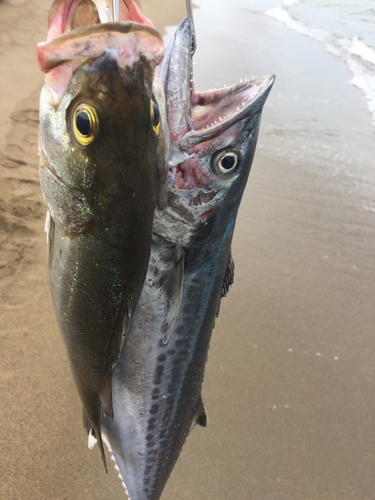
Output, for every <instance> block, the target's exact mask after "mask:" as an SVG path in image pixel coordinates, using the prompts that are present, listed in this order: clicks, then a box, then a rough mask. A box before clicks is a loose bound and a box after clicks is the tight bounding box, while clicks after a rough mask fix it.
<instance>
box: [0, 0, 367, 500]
mask: <svg viewBox="0 0 375 500" xmlns="http://www.w3.org/2000/svg"><path fill="white" fill-rule="evenodd" d="M197 3H198V4H199V6H200V8H199V9H196V10H195V20H196V28H197V34H198V49H197V54H196V57H195V60H196V62H197V64H196V65H195V74H196V81H197V88H199V89H205V88H214V87H216V88H217V87H220V86H222V85H224V84H226V85H230V84H233V83H236V82H238V81H239V79H240V78H245V77H251V76H252V75H253V74H255V75H257V74H259V75H261V74H269V73H275V74H276V75H277V80H276V84H275V86H274V89H273V90H272V92H271V95H270V98H269V101H268V103H267V105H266V107H265V110H264V115H263V122H262V127H261V134H260V138H259V145H258V150H257V154H256V157H255V160H254V164H253V169H252V173H251V175H250V178H249V183H248V187H247V189H246V192H245V196H244V199H243V202H242V205H241V209H240V213H239V218H238V221H237V226H236V231H235V237H234V244H233V255H234V259H235V263H236V282H235V286H234V287H233V289H232V290H231V292H230V293H229V295H228V297H227V299H226V300H225V303H224V304H223V306H222V308H221V314H220V319H219V321H218V322H217V325H216V328H215V332H214V334H213V338H212V343H211V349H210V353H209V360H208V365H207V370H206V377H205V382H204V386H203V397H204V401H205V405H206V407H207V409H208V414H209V417H210V423H209V426H208V427H207V429H201V428H196V429H195V430H194V431H193V433H192V435H191V436H190V437H189V439H188V441H187V443H186V445H185V447H184V449H183V452H182V455H181V457H180V459H179V461H178V463H177V466H176V468H175V471H174V472H173V475H172V478H171V479H170V481H169V482H168V485H167V488H166V490H165V493H164V495H163V497H162V498H163V500H172V499H173V500H176V499H178V500H188V499H191V498H197V499H198V498H199V499H202V500H213V499H215V500H224V499H225V500H226V499H227V498H236V499H241V500H242V499H254V500H258V499H265V500H284V499H285V500H296V499H303V500H333V499H340V500H358V499H361V500H370V499H373V498H374V493H373V492H374V489H375V476H374V468H375V454H374V449H375V424H374V420H375V419H374V417H375V398H374V385H375V383H374V379H375V341H374V339H373V335H374V330H375V328H374V327H375V308H374V305H373V297H374V295H375V262H374V261H375V259H374V250H373V242H374V218H375V215H374V213H375V201H374V200H375V196H374V194H375V193H374V186H375V182H374V181H375V175H374V171H373V168H372V166H373V158H374V156H375V144H374V131H373V129H372V127H371V117H370V114H369V113H368V112H367V110H366V107H365V104H364V101H363V98H362V95H361V93H360V91H359V90H357V89H356V88H354V87H353V86H351V85H350V84H349V83H348V80H349V79H350V77H351V75H350V74H349V70H348V69H347V68H346V66H345V65H344V63H343V62H341V61H340V60H339V59H337V58H335V57H334V56H332V55H330V54H327V53H326V52H325V51H324V49H323V47H322V46H321V45H319V43H317V42H314V41H311V40H309V39H308V38H305V37H303V36H301V35H299V34H297V33H295V32H292V31H289V30H288V28H286V27H285V26H283V25H281V24H279V23H278V22H277V21H276V20H274V19H272V18H267V17H265V16H263V15H260V14H257V13H252V12H251V11H249V10H248V9H246V6H245V4H246V2H244V1H243V0H242V1H241V0H232V1H231V2H229V1H228V0H225V1H224V0H215V1H214V0H200V1H199V2H197ZM176 4H178V6H177V5H176ZM180 4H181V5H180ZM143 5H144V10H145V12H146V14H148V15H149V16H150V17H151V18H152V19H153V20H154V21H155V23H156V25H157V27H159V28H161V29H162V28H163V19H165V25H170V24H173V23H175V24H176V23H178V21H179V20H180V19H182V18H183V16H184V2H182V0H181V2H177V0H173V1H172V0H171V1H169V2H165V1H156V0H148V1H147V2H146V1H144V2H143ZM0 9H1V10H0V62H1V68H2V69H1V75H0V99H1V109H2V114H1V116H0V244H1V246H0V278H1V281H0V296H1V308H0V323H1V325H2V327H1V331H0V342H1V344H0V353H1V364H0V394H1V400H2V405H1V409H0V423H1V425H0V443H1V445H0V450H1V452H0V453H1V460H0V463H1V465H0V498H1V499H6V500H18V499H22V500H24V499H31V500H34V499H35V500H39V499H40V500H47V499H48V500H51V499H56V500H63V499H66V500H89V499H90V500H99V499H100V500H105V499H108V500H109V499H110V500H117V499H118V500H120V499H123V498H126V496H125V493H124V490H123V488H122V486H121V481H120V480H119V479H117V477H116V473H115V471H114V470H113V469H112V468H111V467H110V471H109V474H108V476H106V474H105V473H104V471H103V466H102V463H101V460H100V457H99V452H98V450H97V449H94V450H93V451H89V450H88V449H87V446H86V443H87V438H86V435H85V432H84V431H83V428H82V424H81V410H80V402H79V400H78V396H77V395H76V392H75V388H74V386H73V382H72V380H71V375H70V372H69V367H68V363H67V360H66V354H65V350H64V347H63V344H62V341H61V339H60V336H59V333H58V329H57V324H56V320H55V318H54V314H53V310H52V303H51V299H50V297H49V290H48V283H47V270H46V245H45V235H44V234H43V224H44V215H45V207H44V203H43V200H42V197H41V193H40V188H39V182H38V166H37V163H38V160H37V153H36V150H37V117H38V112H37V108H38V93H39V90H40V87H41V85H42V77H41V76H40V74H39V70H38V68H37V66H36V61H35V49H34V46H35V43H36V42H37V41H41V40H44V38H45V35H46V28H45V26H46V18H47V9H48V5H47V3H45V2H42V1H41V0H29V1H28V2H22V0H21V1H19V0H13V2H10V1H6V0H3V2H2V4H1V5H0ZM166 10H168V13H164V12H163V11H166ZM161 13H163V14H162V15H161ZM5 15H6V18H5V17H4V16H5ZM170 31H171V30H170V29H168V33H170Z"/></svg>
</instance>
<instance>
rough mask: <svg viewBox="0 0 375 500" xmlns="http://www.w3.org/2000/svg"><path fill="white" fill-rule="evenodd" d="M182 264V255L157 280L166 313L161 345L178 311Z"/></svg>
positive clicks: (183, 259) (182, 273) (168, 336)
mask: <svg viewBox="0 0 375 500" xmlns="http://www.w3.org/2000/svg"><path fill="white" fill-rule="evenodd" d="M184 263H185V254H182V257H181V259H180V260H179V261H178V262H177V264H176V265H175V266H174V267H172V268H171V269H168V270H167V271H164V272H163V274H162V276H161V278H160V280H159V286H161V287H162V289H163V292H164V294H165V297H166V299H167V311H168V312H167V317H166V319H165V321H164V323H163V326H162V331H163V333H164V336H163V344H167V343H168V341H169V339H170V336H171V334H172V330H173V326H174V323H175V321H176V318H177V316H178V313H179V310H180V305H181V298H182V288H183V280H184Z"/></svg>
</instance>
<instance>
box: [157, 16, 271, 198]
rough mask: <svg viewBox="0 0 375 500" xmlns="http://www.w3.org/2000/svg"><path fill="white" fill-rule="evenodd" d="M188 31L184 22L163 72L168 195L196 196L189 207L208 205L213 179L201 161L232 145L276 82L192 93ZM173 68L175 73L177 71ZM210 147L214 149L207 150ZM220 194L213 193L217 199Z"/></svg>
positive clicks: (254, 81)
mask: <svg viewBox="0 0 375 500" xmlns="http://www.w3.org/2000/svg"><path fill="white" fill-rule="evenodd" d="M192 36H193V35H192V27H191V23H190V21H189V20H188V19H186V20H185V21H183V22H182V23H181V25H180V27H179V28H178V31H177V32H176V35H175V37H174V38H173V39H172V40H171V42H170V44H169V46H168V49H167V51H166V54H165V57H164V60H163V62H162V68H161V72H160V74H161V80H162V82H163V85H164V89H165V93H166V98H167V103H168V107H169V110H168V111H167V115H168V124H169V129H170V134H171V142H172V143H174V145H175V147H172V152H171V158H170V162H169V178H170V182H169V187H170V189H171V190H172V191H194V190H195V191H199V193H197V195H196V196H194V194H193V193H189V194H190V195H191V196H192V198H193V199H194V201H193V200H191V202H190V205H191V206H192V205H193V206H197V205H200V204H202V203H203V204H204V203H210V202H211V201H212V200H213V198H214V197H215V196H214V194H215V189H212V186H211V187H210V184H212V180H213V178H214V176H213V175H212V171H211V170H210V169H209V168H208V167H207V164H204V162H203V161H202V159H203V156H205V157H207V155H208V154H210V152H212V153H214V150H215V148H216V149H220V146H222V147H226V146H227V145H229V144H231V143H233V144H234V143H235V141H236V138H237V137H238V135H239V134H240V133H241V131H242V130H243V126H241V124H240V123H241V122H242V120H246V121H249V120H251V119H252V118H253V117H254V116H255V115H257V114H259V113H260V112H261V110H262V108H263V105H264V102H265V100H266V98H267V96H268V94H269V91H270V89H271V87H272V85H273V82H274V76H273V75H270V76H265V77H253V78H251V79H249V80H247V79H246V80H245V81H240V83H238V84H236V85H233V86H230V87H224V88H222V89H218V90H217V89H214V90H208V91H204V92H199V91H196V90H195V86H194V75H193V62H192V58H193V56H192V52H191V50H190V47H191V43H192ZM175 68H177V70H176V69H175ZM210 143H212V148H210ZM217 192H218V191H217V190H216V193H217Z"/></svg>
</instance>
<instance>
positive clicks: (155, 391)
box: [102, 19, 274, 500]
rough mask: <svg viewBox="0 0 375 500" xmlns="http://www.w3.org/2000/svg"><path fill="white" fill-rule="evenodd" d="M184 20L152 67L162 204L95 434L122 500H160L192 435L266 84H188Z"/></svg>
mask: <svg viewBox="0 0 375 500" xmlns="http://www.w3.org/2000/svg"><path fill="white" fill-rule="evenodd" d="M191 37H192V30H191V23H190V21H189V20H188V19H187V20H185V21H184V22H182V24H181V25H180V26H179V28H178V30H177V32H176V34H175V37H174V38H173V40H172V41H171V43H170V44H169V47H168V50H167V53H166V55H165V57H164V60H163V63H162V68H161V80H162V82H163V86H164V91H165V96H166V102H167V117H168V125H169V130H170V137H171V153H170V159H169V178H170V179H169V180H170V183H169V189H168V206H167V208H166V209H165V210H163V211H160V212H157V213H156V214H155V219H154V227H153V232H154V236H153V242H152V250H151V256H150V262H149V266H148V271H147V277H146V281H145V284H144V288H143V291H142V294H141V298H140V300H139V303H138V306H137V309H136V311H135V313H134V316H133V320H132V324H131V326H130V328H129V331H128V335H127V340H126V348H125V349H124V350H123V351H122V353H121V356H120V359H119V362H118V364H117V366H116V368H115V370H114V373H113V379H112V390H113V405H114V414H115V416H114V418H113V419H110V418H108V417H106V416H103V418H102V432H103V438H104V440H105V442H107V444H108V446H109V448H110V450H111V452H112V455H113V458H114V460H115V462H116V468H117V469H118V471H119V476H120V477H121V478H122V480H123V485H124V487H125V488H126V489H127V492H128V494H129V496H130V498H131V500H158V499H159V498H160V496H161V495H162V492H163V489H164V487H165V484H166V482H167V480H168V478H169V476H170V474H171V471H172V469H173V467H174V466H175V464H176V461H177V459H178V456H179V454H180V452H181V449H182V446H183V444H184V442H185V440H186V438H187V436H188V435H189V433H190V431H191V430H192V428H193V427H194V426H195V425H196V424H199V425H202V426H206V425H207V422H208V418H207V413H206V409H205V407H204V404H203V401H202V397H201V390H202V381H203V375H204V367H205V363H206V359H207V353H208V348H209V343H210V338H211V333H212V330H213V327H214V323H215V319H216V317H217V315H218V313H219V306H220V300H221V298H222V297H223V296H225V295H226V293H227V292H228V290H229V287H230V285H231V284H232V283H233V278H234V262H233V258H232V256H231V242H232V236H233V230H234V226H235V221H236V216H237V211H238V208H239V205H240V202H241V197H242V194H243V192H244V188H245V186H246V182H247V178H248V175H249V172H250V167H251V163H252V160H253V156H254V152H255V146H256V142H257V136H258V130H259V125H260V118H261V112H262V108H263V105H264V103H265V101H266V98H267V96H268V94H269V92H270V90H271V87H272V85H273V81H274V77H272V76H270V77H265V78H257V79H253V80H251V81H249V82H246V83H241V84H239V85H235V86H233V87H230V88H228V89H223V90H218V91H215V92H202V93H200V92H196V91H195V90H194V88H193V86H192V84H191V81H190V77H191V64H192V61H191V51H190V47H191Z"/></svg>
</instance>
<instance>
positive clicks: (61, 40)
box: [38, 0, 273, 500]
mask: <svg viewBox="0 0 375 500" xmlns="http://www.w3.org/2000/svg"><path fill="white" fill-rule="evenodd" d="M109 10H110V9H109V6H108V5H106V4H105V2H99V0H98V2H97V3H96V4H94V3H93V2H91V0H82V1H81V2H79V1H76V0H73V1H71V2H65V1H60V0H59V1H55V2H54V4H53V6H52V8H51V15H50V19H49V38H48V40H49V41H47V42H46V43H44V44H39V46H38V60H39V64H40V67H41V69H42V70H43V71H45V72H46V73H47V76H46V84H45V87H44V89H43V91H42V96H41V108H40V114H41V116H40V119H41V122H40V123H41V125H40V127H41V131H40V166H41V169H40V170H41V185H42V190H43V194H44V197H45V200H46V203H47V206H48V209H49V213H50V217H49V218H48V224H47V225H48V234H49V238H48V239H49V263H50V282H51V291H52V297H53V302H54V306H55V311H56V315H57V318H58V321H59V326H60V330H61V333H62V336H63V339H64V341H65V344H66V347H67V350H68V356H69V360H70V364H71V368H72V372H73V376H74V379H75V382H76V385H77V389H78V392H79V394H80V397H81V400H82V404H83V412H84V422H85V426H86V428H87V430H88V432H89V444H90V445H93V444H94V443H95V441H96V440H97V441H98V443H99V446H100V449H101V452H102V457H103V460H104V462H105V457H104V450H103V444H102V436H103V439H104V440H105V441H106V443H107V445H108V447H109V449H110V450H111V452H112V454H113V456H114V459H115V461H116V466H117V468H118V470H119V474H120V476H121V477H122V478H123V480H124V486H125V484H126V487H127V490H128V492H129V495H130V497H131V498H132V500H157V499H159V498H160V496H161V494H162V491H163V488H164V486H165V484H166V481H167V479H168V477H169V476H170V473H171V471H172V469H173V467H174V465H175V463H176V461H177V458H178V456H179V454H180V451H181V448H182V446H183V444H184V442H185V440H186V437H187V436H188V434H189V432H190V431H191V430H192V428H193V427H194V425H195V424H199V425H203V426H205V425H206V424H207V414H206V410H205V407H204V404H203V402H202V398H201V385H202V381H203V374H204V366H205V362H206V358H207V351H208V347H209V342H210V337H211V332H212V329H213V326H214V322H215V318H216V316H217V314H218V312H219V307H220V300H221V297H222V296H224V295H225V294H226V293H227V292H228V289H229V287H230V285H231V284H232V282H233V277H234V263H233V259H232V256H231V249H230V247H231V240H232V236H233V230H234V224H235V219H236V215H237V210H238V207H239V204H240V201H241V197H242V194H243V190H244V187H245V185H246V181H247V177H248V174H249V171H250V166H251V162H252V158H253V155H254V151H255V146H256V140H257V134H258V129H259V123H260V115H261V111H262V107H263V105H264V102H265V100H266V98H267V96H268V93H269V91H270V89H271V86H272V84H273V77H267V78H263V79H262V78H260V79H254V80H252V81H250V82H247V83H242V84H239V85H236V86H234V87H231V88H229V89H224V90H221V91H214V92H203V93H198V92H195V90H194V87H193V83H192V82H191V65H192V61H191V41H192V28H191V23H190V21H189V20H185V21H183V22H182V23H181V25H180V26H179V28H178V29H177V32H176V34H175V36H174V38H173V40H172V41H171V42H170V44H169V46H168V48H167V50H166V51H165V50H164V49H163V46H162V40H161V38H160V36H159V35H158V33H157V32H156V30H154V29H153V28H152V27H150V26H149V24H150V22H149V21H148V20H147V19H146V18H143V17H142V16H143V15H142V14H141V11H140V9H139V5H138V4H136V3H134V2H130V1H127V2H124V4H122V3H121V8H120V14H121V15H120V19H126V20H127V21H126V22H121V23H113V22H106V21H108V17H106V15H107V14H106V12H107V11H109ZM134 21H141V23H142V24H140V23H136V22H134ZM87 24H90V26H87ZM70 29H71V30H70ZM56 36H57V38H56ZM155 72H157V73H158V75H159V77H160V80H159V78H158V77H156V76H155ZM167 180H168V189H167V184H166V183H167ZM155 209H156V211H155ZM146 273H147V274H146Z"/></svg>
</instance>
